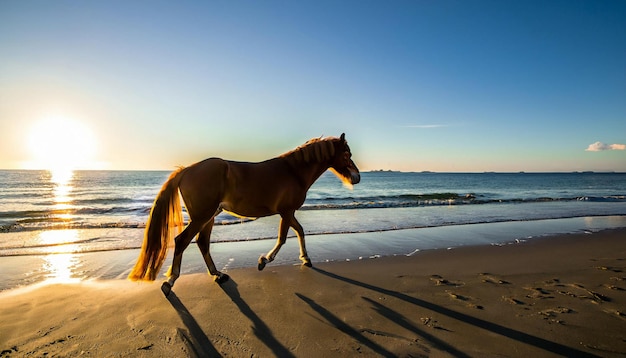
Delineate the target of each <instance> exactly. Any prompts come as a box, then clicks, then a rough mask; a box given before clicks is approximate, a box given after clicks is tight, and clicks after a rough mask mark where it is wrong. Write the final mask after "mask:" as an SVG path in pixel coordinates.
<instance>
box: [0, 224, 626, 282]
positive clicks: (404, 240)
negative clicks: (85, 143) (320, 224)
mask: <svg viewBox="0 0 626 358" xmlns="http://www.w3.org/2000/svg"><path fill="white" fill-rule="evenodd" d="M623 227H626V216H606V217H580V218H568V219H545V220H533V221H509V222H498V223H485V224H464V225H450V226H438V227H427V228H417V229H402V230H394V231H379V232H368V233H359V234H328V235H311V236H307V249H308V251H309V255H310V257H311V259H312V261H313V263H314V264H316V263H324V262H342V261H361V260H363V261H367V260H368V259H371V258H378V257H386V256H405V255H414V254H416V253H420V252H423V251H428V250H433V249H442V248H444V249H447V248H461V247H466V246H481V245H486V246H491V245H495V246H501V245H509V244H516V243H523V242H525V241H535V240H537V239H540V238H542V237H553V236H555V235H561V234H570V233H581V232H588V233H591V232H596V231H599V230H605V229H615V228H623ZM62 233H63V232H59V234H62ZM273 245H274V240H251V241H234V242H212V244H211V254H212V257H213V259H214V261H215V264H216V267H217V268H218V269H219V270H221V271H225V272H228V271H229V270H231V269H234V268H246V267H248V268H250V267H256V263H257V259H258V257H259V255H261V254H265V253H266V252H267V251H269V250H270V249H271V248H272V247H273ZM298 250H299V249H298V242H297V240H295V239H294V238H289V239H288V240H287V242H286V244H285V245H284V246H283V248H282V249H281V251H280V253H279V254H278V255H277V257H276V260H275V261H274V262H272V263H270V264H269V266H268V267H277V266H293V265H296V266H298V265H299V264H300V261H299V260H298V255H299V251H298ZM172 253H173V249H172V248H170V250H169V252H168V257H167V259H166V261H165V264H164V266H163V268H162V273H163V274H164V273H165V271H166V269H167V267H169V265H170V264H171V259H172ZM138 255H139V250H138V249H127V250H105V251H98V252H85V253H80V252H79V253H60V254H56V253H51V254H44V255H40V254H36V255H24V256H3V257H0V267H3V269H4V270H5V273H6V278H5V279H4V280H3V282H0V292H4V291H6V290H11V289H14V288H18V287H24V286H29V285H32V284H46V283H47V281H51V282H64V281H68V280H71V281H81V280H93V279H96V280H99V279H125V278H126V276H127V275H128V272H129V271H130V269H131V268H132V267H133V265H134V263H135V260H136V258H137V257H138ZM205 272H206V266H205V264H204V260H203V259H202V256H201V255H200V252H199V250H197V248H196V245H195V244H193V243H192V245H190V247H189V248H188V249H187V250H186V251H185V254H184V257H183V265H182V274H183V275H187V274H191V273H205Z"/></svg>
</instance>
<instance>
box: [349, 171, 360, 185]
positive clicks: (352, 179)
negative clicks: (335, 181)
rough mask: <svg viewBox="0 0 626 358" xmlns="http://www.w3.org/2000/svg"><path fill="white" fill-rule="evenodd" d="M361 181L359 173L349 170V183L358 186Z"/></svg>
mask: <svg viewBox="0 0 626 358" xmlns="http://www.w3.org/2000/svg"><path fill="white" fill-rule="evenodd" d="M360 181H361V174H359V172H357V171H355V170H353V169H350V183H352V184H358V183H359V182H360Z"/></svg>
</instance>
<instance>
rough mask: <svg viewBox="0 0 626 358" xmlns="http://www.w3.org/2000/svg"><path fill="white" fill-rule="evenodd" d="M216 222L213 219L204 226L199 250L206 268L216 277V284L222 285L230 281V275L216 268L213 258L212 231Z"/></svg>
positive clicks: (200, 235)
mask: <svg viewBox="0 0 626 358" xmlns="http://www.w3.org/2000/svg"><path fill="white" fill-rule="evenodd" d="M214 222H215V218H213V219H211V221H209V222H208V223H207V224H206V225H204V227H203V228H202V230H200V233H199V234H198V248H199V249H200V252H201V253H202V257H203V258H204V262H205V263H206V267H207V268H208V269H209V274H211V275H212V276H215V282H217V283H219V284H222V283H224V282H226V281H228V275H227V274H225V273H222V272H220V271H218V270H217V269H216V268H215V263H213V258H211V252H210V250H209V247H210V245H211V231H212V230H213V223H214Z"/></svg>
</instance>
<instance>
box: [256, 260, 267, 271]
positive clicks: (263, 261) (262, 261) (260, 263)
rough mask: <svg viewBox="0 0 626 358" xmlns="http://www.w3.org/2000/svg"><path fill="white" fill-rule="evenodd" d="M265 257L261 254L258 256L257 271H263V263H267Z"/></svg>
mask: <svg viewBox="0 0 626 358" xmlns="http://www.w3.org/2000/svg"><path fill="white" fill-rule="evenodd" d="M267 262H268V261H267V259H266V258H265V257H263V256H261V257H259V266H258V269H259V271H263V269H264V268H265V265H267Z"/></svg>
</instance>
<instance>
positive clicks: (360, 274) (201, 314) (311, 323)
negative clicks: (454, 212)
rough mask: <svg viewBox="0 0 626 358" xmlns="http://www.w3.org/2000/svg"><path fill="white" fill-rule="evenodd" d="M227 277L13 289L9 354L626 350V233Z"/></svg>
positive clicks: (5, 300)
mask: <svg viewBox="0 0 626 358" xmlns="http://www.w3.org/2000/svg"><path fill="white" fill-rule="evenodd" d="M314 264H315V263H314ZM228 274H229V275H230V277H231V280H230V281H228V282H227V283H224V284H223V285H221V286H220V285H218V284H216V283H214V282H213V281H212V280H211V279H210V277H209V276H208V275H205V274H192V275H183V276H182V277H181V278H180V279H179V280H178V281H177V283H176V285H175V286H174V290H173V293H172V294H170V296H169V297H167V298H166V297H165V296H164V295H163V294H162V293H161V290H160V282H157V283H154V284H149V283H148V284H147V283H133V282H128V281H125V280H94V281H89V282H81V283H66V284H51V285H39V286H33V287H27V288H20V289H15V290H8V291H4V292H2V293H0V315H1V317H2V325H0V350H1V351H2V356H10V357H13V356H15V357H21V356H43V355H48V356H79V355H86V356H151V357H152V356H202V357H204V356H231V357H243V356H245V357H250V356H254V357H272V356H281V357H289V356H295V357H321V356H324V357H345V356H354V355H359V356H400V357H403V356H406V357H408V356H412V357H416V356H417V357H420V356H433V357H448V356H450V357H451V356H456V357H479V356H480V357H482V356H512V357H524V356H534V357H549V356H569V357H573V356H581V357H584V356H602V357H618V356H624V355H625V354H626V334H625V333H624V332H626V229H618V230H606V231H602V232H598V233H593V234H571V235H562V236H557V237H550V238H545V239H533V240H531V241H528V242H524V243H519V244H510V245H503V246H472V247H460V248H456V249H452V250H445V249H444V250H425V251H420V252H417V253H416V254H414V255H412V256H410V257H406V256H396V257H383V258H378V259H368V260H358V261H351V262H331V263H317V264H315V267H314V268H304V267H300V266H293V265H284V266H272V265H271V264H270V265H268V267H267V268H266V269H265V270H264V271H263V272H258V271H257V270H256V269H254V268H243V269H230V270H229V271H228Z"/></svg>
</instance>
